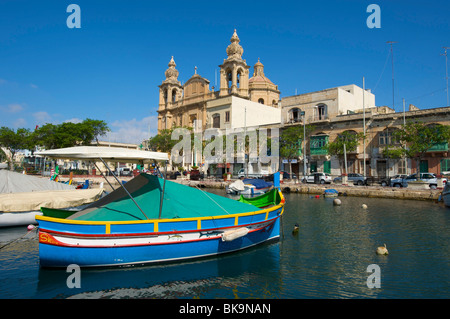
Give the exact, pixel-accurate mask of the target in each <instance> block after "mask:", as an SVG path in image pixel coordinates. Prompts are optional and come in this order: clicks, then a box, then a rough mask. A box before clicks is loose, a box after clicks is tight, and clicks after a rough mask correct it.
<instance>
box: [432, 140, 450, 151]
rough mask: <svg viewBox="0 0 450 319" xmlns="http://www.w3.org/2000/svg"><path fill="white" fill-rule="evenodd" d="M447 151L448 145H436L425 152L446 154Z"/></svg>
mask: <svg viewBox="0 0 450 319" xmlns="http://www.w3.org/2000/svg"><path fill="white" fill-rule="evenodd" d="M447 151H448V143H447V142H444V143H438V144H436V145H433V146H432V147H431V148H429V149H428V151H427V152H447Z"/></svg>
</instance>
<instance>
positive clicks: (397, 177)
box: [378, 174, 408, 186]
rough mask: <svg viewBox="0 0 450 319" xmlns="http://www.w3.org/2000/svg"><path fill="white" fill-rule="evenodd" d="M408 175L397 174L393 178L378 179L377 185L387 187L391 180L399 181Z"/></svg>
mask: <svg viewBox="0 0 450 319" xmlns="http://www.w3.org/2000/svg"><path fill="white" fill-rule="evenodd" d="M407 176H408V175H402V174H397V175H395V176H392V177H381V178H380V179H379V181H378V182H379V183H380V185H381V186H389V185H390V184H391V180H393V179H399V178H400V179H401V178H406V177H407Z"/></svg>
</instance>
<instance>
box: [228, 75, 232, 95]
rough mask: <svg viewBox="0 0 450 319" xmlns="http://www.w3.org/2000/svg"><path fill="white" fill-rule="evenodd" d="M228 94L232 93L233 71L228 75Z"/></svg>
mask: <svg viewBox="0 0 450 319" xmlns="http://www.w3.org/2000/svg"><path fill="white" fill-rule="evenodd" d="M227 83H228V93H231V86H232V85H233V74H232V73H231V71H228V73H227Z"/></svg>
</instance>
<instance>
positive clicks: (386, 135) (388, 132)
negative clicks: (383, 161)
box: [378, 128, 398, 145]
mask: <svg viewBox="0 0 450 319" xmlns="http://www.w3.org/2000/svg"><path fill="white" fill-rule="evenodd" d="M393 133H394V129H392V128H391V129H388V128H387V129H385V130H384V131H383V132H380V133H379V135H378V143H379V144H380V145H393V144H398V142H397V140H396V139H395V137H394V136H393Z"/></svg>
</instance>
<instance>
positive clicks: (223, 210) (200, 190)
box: [195, 185, 230, 215]
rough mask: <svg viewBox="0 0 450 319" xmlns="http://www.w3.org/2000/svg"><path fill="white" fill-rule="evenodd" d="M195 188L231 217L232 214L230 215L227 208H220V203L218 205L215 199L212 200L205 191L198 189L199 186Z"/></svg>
mask: <svg viewBox="0 0 450 319" xmlns="http://www.w3.org/2000/svg"><path fill="white" fill-rule="evenodd" d="M195 187H196V188H197V189H198V190H199V191H201V192H202V193H203V194H205V195H206V196H207V197H208V198H209V199H210V200H212V201H213V202H214V203H215V204H216V205H217V206H219V207H220V208H222V209H223V211H224V212H225V213H227V214H228V215H230V213H229V212H228V211H227V210H226V209H225V208H223V207H222V206H220V205H219V203H217V202H216V201H215V200H214V199H212V198H211V197H209V195H208V194H207V193H206V192H205V191H203V190H202V189H200V187H198V185H195Z"/></svg>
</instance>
